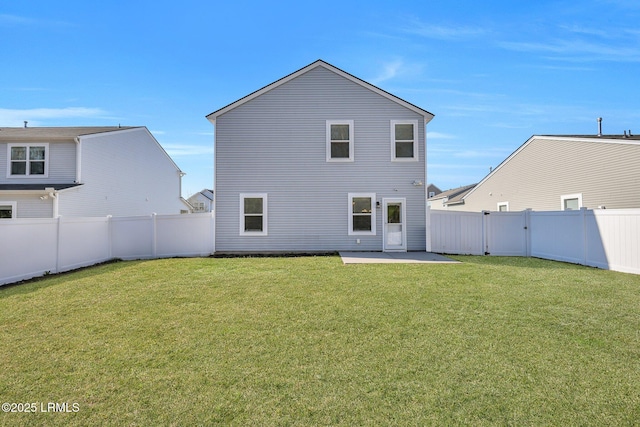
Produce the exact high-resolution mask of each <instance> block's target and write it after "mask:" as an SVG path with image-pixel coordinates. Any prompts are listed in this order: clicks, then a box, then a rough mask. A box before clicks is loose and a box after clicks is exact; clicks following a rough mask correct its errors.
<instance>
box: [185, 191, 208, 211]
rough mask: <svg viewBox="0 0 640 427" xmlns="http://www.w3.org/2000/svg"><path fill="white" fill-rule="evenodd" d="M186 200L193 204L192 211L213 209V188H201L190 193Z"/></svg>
mask: <svg viewBox="0 0 640 427" xmlns="http://www.w3.org/2000/svg"><path fill="white" fill-rule="evenodd" d="M187 202H189V204H190V205H191V206H193V213H200V212H211V211H213V190H209V189H206V188H205V189H203V190H202V191H198V192H197V193H195V194H193V195H191V197H189V198H188V199H187Z"/></svg>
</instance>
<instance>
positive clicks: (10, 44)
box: [0, 0, 640, 196]
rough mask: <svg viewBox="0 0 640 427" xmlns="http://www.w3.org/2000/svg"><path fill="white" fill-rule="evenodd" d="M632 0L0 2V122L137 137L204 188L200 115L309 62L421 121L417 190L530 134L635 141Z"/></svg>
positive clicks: (187, 183)
mask: <svg viewBox="0 0 640 427" xmlns="http://www.w3.org/2000/svg"><path fill="white" fill-rule="evenodd" d="M638 22H640V3H638V2H637V1H636V0H633V1H627V0H581V1H578V2H577V1H574V0H570V1H545V0H540V1H536V2H512V1H490V0H488V1H484V2H478V1H457V2H456V1H430V2H424V1H402V0H397V1H393V2H391V1H376V0H369V1H366V2H365V1H348V0H344V1H340V2H338V1H332V0H329V1H323V2H301V1H295V2H293V1H291V2H289V1H284V2H278V1H273V2H258V1H253V2H251V1H242V0H236V1H233V2H218V1H193V0H182V1H180V2H155V1H154V2H152V1H136V0H128V1H120V0H112V1H107V2H88V1H75V0H61V1H57V2H52V1H49V0H47V1H42V0H34V1H27V2H19V1H8V0H0V52H2V65H1V66H0V126H22V125H23V121H24V120H28V121H29V125H30V126H93V125H118V124H122V125H127V126H132V125H142V126H147V127H148V128H149V130H150V131H151V132H152V133H153V134H154V136H155V137H156V139H158V141H159V142H160V144H162V146H163V147H164V148H165V149H166V150H167V151H168V152H169V154H170V155H171V156H172V158H173V159H174V160H175V161H176V163H177V164H178V165H179V166H180V168H181V169H182V170H183V171H185V172H186V173H187V176H185V178H184V181H183V193H184V195H185V196H188V195H190V194H192V193H194V192H197V191H199V190H201V189H202V188H208V187H212V185H213V126H212V125H211V124H210V123H209V122H208V121H207V120H206V119H205V115H207V114H209V113H211V112H213V111H215V110H217V109H218V108H221V107H223V106H225V105H227V104H229V103H230V102H233V101H235V100H237V99H239V98H241V97H243V96H245V95H247V94H249V93H250V92H253V91H254V90H256V89H259V88H261V87H263V86H265V85H267V84H269V83H271V82H273V81H275V80H277V79H279V78H281V77H283V76H285V75H287V74H289V73H291V72H293V71H296V70H298V69H300V68H302V67H304V66H306V65H308V64H310V63H312V62H313V61H315V60H317V59H323V60H325V61H327V62H329V63H331V64H333V65H335V66H336V67H338V68H341V69H343V70H345V71H347V72H349V73H351V74H354V75H355V76H357V77H360V78H362V79H364V80H366V81H368V82H370V83H373V84H375V85H377V86H379V87H380V88H382V89H384V90H387V91H389V92H391V93H393V94H395V95H397V96H399V97H401V98H403V99H405V100H407V101H409V102H411V103H413V104H416V105H418V106H420V107H422V108H424V109H426V110H428V111H430V112H432V113H433V114H435V118H434V119H433V121H432V122H431V123H430V124H429V126H428V129H427V130H428V136H427V145H428V147H427V153H428V174H429V176H428V179H427V180H428V181H429V182H431V183H434V184H436V185H437V186H439V187H440V188H441V189H443V190H445V189H448V188H452V187H457V186H461V185H466V184H470V183H474V182H477V181H479V180H481V179H482V178H483V177H484V176H485V175H486V174H487V173H488V172H489V167H490V166H493V167H495V166H497V165H498V164H499V163H500V162H501V161H502V160H504V159H505V158H506V157H507V156H508V155H509V154H510V153H511V152H513V151H514V150H515V149H517V148H518V147H519V146H520V145H521V144H522V143H524V142H525V141H526V140H527V139H528V138H529V137H530V136H531V135H534V134H595V133H596V132H597V117H603V131H604V132H605V133H617V134H621V133H622V132H623V130H629V129H630V130H631V131H632V132H633V133H634V134H635V133H636V129H637V132H638V133H640V108H639V105H638V103H639V102H640V84H638V82H639V80H640V77H639V76H640V27H639V26H638Z"/></svg>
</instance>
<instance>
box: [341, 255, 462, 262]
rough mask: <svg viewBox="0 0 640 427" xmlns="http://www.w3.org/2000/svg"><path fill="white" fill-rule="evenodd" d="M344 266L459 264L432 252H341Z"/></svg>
mask: <svg viewBox="0 0 640 427" xmlns="http://www.w3.org/2000/svg"><path fill="white" fill-rule="evenodd" d="M340 257H341V258H342V262H343V263H344V264H392V263H404V264H447V263H450V264H457V263H459V261H455V260H453V259H451V258H447V257H445V256H443V255H440V254H434V253H432V252H340Z"/></svg>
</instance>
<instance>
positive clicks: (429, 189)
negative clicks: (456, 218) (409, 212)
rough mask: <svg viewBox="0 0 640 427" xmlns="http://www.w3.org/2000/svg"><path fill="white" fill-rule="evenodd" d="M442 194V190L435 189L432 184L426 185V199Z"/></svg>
mask: <svg viewBox="0 0 640 427" xmlns="http://www.w3.org/2000/svg"><path fill="white" fill-rule="evenodd" d="M440 193H442V190H441V189H439V188H438V187H436V186H435V185H434V184H429V185H427V197H434V196H436V195H438V194H440Z"/></svg>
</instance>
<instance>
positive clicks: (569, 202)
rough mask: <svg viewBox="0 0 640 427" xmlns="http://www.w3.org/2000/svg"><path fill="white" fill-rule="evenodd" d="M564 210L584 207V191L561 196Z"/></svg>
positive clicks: (575, 209)
mask: <svg viewBox="0 0 640 427" xmlns="http://www.w3.org/2000/svg"><path fill="white" fill-rule="evenodd" d="M560 200H561V201H562V206H561V209H562V210H563V211H577V210H579V209H580V208H581V207H582V193H580V194H566V195H564V196H561V197H560Z"/></svg>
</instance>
